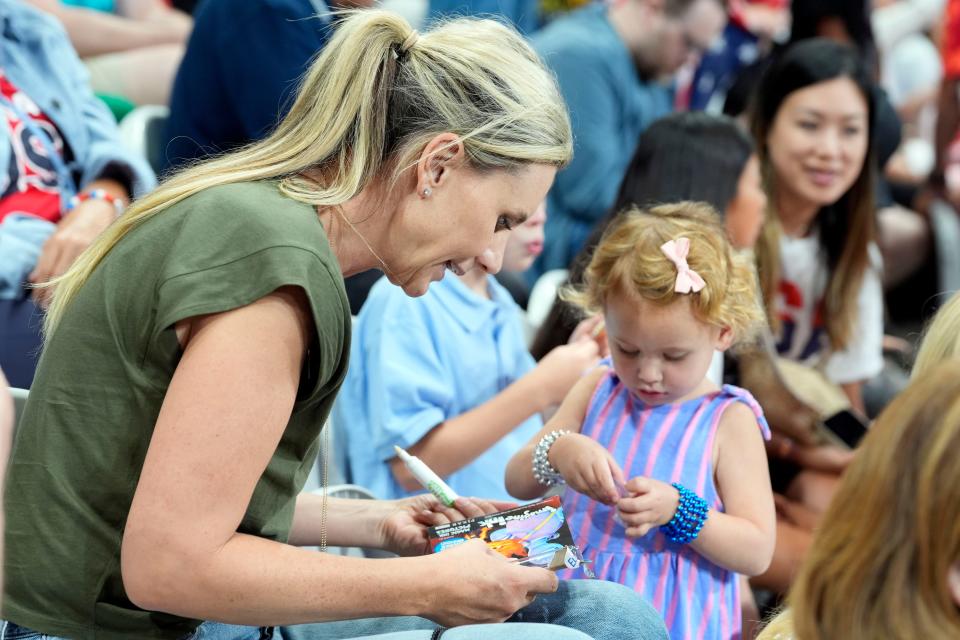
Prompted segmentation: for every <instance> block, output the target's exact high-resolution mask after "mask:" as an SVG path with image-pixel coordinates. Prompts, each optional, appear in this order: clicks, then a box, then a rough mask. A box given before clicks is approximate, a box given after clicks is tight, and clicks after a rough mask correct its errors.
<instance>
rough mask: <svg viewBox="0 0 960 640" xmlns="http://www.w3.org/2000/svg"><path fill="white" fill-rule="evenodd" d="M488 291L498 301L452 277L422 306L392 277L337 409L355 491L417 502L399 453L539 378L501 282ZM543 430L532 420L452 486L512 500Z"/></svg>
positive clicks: (364, 320) (358, 339) (370, 317)
mask: <svg viewBox="0 0 960 640" xmlns="http://www.w3.org/2000/svg"><path fill="white" fill-rule="evenodd" d="M488 283H489V287H490V294H491V299H490V300H487V299H484V298H482V297H480V296H478V295H477V294H476V293H474V292H473V291H471V290H470V289H469V288H468V287H467V286H466V285H464V284H463V283H462V282H460V280H459V279H458V278H457V277H456V276H454V275H453V274H452V273H449V272H448V273H447V274H446V276H445V277H444V279H443V280H441V281H440V282H436V283H434V284H432V285H430V289H429V290H428V291H427V293H426V294H425V295H423V296H421V297H419V298H410V297H408V296H407V295H406V294H404V293H403V291H402V290H401V289H400V288H399V287H395V286H393V285H391V284H390V283H389V282H387V280H386V278H383V279H381V280H380V281H379V282H378V283H377V284H376V285H374V287H373V289H372V290H371V291H370V296H369V297H368V298H367V301H366V302H365V303H364V305H363V309H362V310H361V312H360V315H359V317H358V318H357V320H356V322H355V324H354V330H353V344H352V345H351V349H350V367H349V370H348V372H347V378H346V380H345V381H344V383H343V386H342V387H341V389H340V394H339V395H338V396H337V402H336V405H335V406H334V410H333V423H334V428H335V442H336V448H337V451H338V454H339V455H338V457H339V459H338V463H339V464H340V465H341V468H343V469H344V472H345V475H346V478H347V481H348V482H354V483H357V484H361V485H363V486H365V487H367V488H368V489H370V490H371V491H373V492H374V493H375V494H377V495H378V496H379V497H381V498H400V497H404V496H407V495H411V494H410V493H408V492H407V491H405V490H404V489H403V487H401V486H400V485H399V484H398V483H397V482H396V481H395V480H394V477H393V474H392V473H391V471H390V468H389V466H388V464H387V462H386V461H387V460H389V459H390V458H392V457H394V455H395V454H394V450H393V447H394V445H399V446H401V447H404V448H410V447H411V446H413V445H414V444H415V443H417V442H418V441H419V440H421V439H422V438H423V437H424V436H425V435H426V434H427V433H428V432H429V431H430V430H431V429H433V428H434V427H436V426H437V425H439V424H440V423H442V422H444V421H446V420H449V419H451V418H454V417H456V416H459V415H461V414H463V413H466V412H467V411H469V410H470V409H473V408H475V407H477V406H479V405H481V404H483V403H484V402H486V401H488V400H490V399H491V398H493V397H494V396H495V395H497V394H498V393H500V392H501V391H503V389H505V388H506V387H507V386H508V385H510V384H511V383H513V382H514V381H515V380H517V379H518V378H520V377H521V376H523V375H524V374H526V373H527V372H529V371H530V370H531V369H533V367H534V365H535V363H534V360H533V358H532V357H531V356H530V353H529V351H528V350H527V347H526V344H525V342H524V336H523V327H522V323H521V316H520V310H519V308H518V307H517V305H516V303H514V301H513V299H512V298H511V296H510V294H509V292H507V290H506V289H504V288H503V287H502V286H500V284H498V283H497V281H496V280H495V279H494V278H493V277H492V276H491V277H489V278H488ZM542 426H543V422H542V419H541V417H540V415H539V414H537V415H535V416H533V417H531V418H529V419H527V420H526V421H525V422H524V423H522V424H521V425H519V426H518V427H517V428H516V429H514V430H513V431H512V432H510V433H509V434H507V435H506V436H504V437H503V438H501V439H500V440H499V441H498V442H497V443H496V444H495V445H494V446H493V447H491V448H490V449H488V450H487V451H486V452H484V453H483V454H482V455H481V456H480V457H479V458H477V459H476V460H475V461H474V462H473V463H471V464H469V465H467V466H466V467H464V468H462V469H460V470H459V471H457V472H455V473H453V474H452V475H450V476H449V477H447V478H445V479H446V481H447V482H448V483H449V484H450V486H451V487H453V489H454V490H455V491H456V492H457V493H459V494H460V495H463V496H478V497H484V498H498V499H510V496H509V494H507V491H506V489H505V488H504V472H505V471H506V466H507V462H508V461H509V460H510V458H511V456H513V454H514V453H516V451H517V450H518V449H520V447H522V446H523V445H524V444H525V443H526V442H527V440H529V439H530V438H531V437H532V436H533V435H534V434H535V433H536V432H537V431H538V430H539V429H540V428H541V427H542ZM415 493H420V492H419V491H417V492H415Z"/></svg>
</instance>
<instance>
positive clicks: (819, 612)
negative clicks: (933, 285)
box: [760, 358, 960, 640]
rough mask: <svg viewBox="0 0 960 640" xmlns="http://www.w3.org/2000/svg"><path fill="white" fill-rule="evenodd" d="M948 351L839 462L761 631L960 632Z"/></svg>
mask: <svg viewBox="0 0 960 640" xmlns="http://www.w3.org/2000/svg"><path fill="white" fill-rule="evenodd" d="M958 448H960V360H957V359H956V358H951V359H948V360H947V361H946V362H940V363H939V364H937V365H933V366H930V367H927V368H925V370H924V371H923V372H922V373H921V374H920V375H918V376H916V377H915V379H914V381H913V383H912V384H911V386H910V387H909V388H908V389H907V390H906V391H904V392H903V394H902V395H900V396H899V397H898V398H897V399H896V400H894V401H893V403H892V404H891V405H890V406H889V407H888V408H887V409H886V410H885V411H884V412H883V413H882V414H881V416H880V417H879V418H878V419H877V421H876V422H875V423H874V425H873V427H872V428H871V429H870V433H869V434H868V435H867V437H866V438H865V439H864V441H863V443H862V445H861V446H860V449H859V453H858V454H857V456H856V457H855V458H854V461H853V463H852V464H851V465H850V467H849V468H848V469H847V471H846V474H845V475H844V478H843V481H842V482H841V484H840V488H839V489H838V491H837V494H836V496H835V497H834V499H833V502H832V503H831V505H830V508H829V509H828V511H827V512H826V514H825V515H824V518H823V525H822V528H821V529H820V530H819V532H818V533H817V536H816V538H815V539H814V543H813V546H812V547H811V549H810V553H809V555H808V557H807V560H806V562H805V564H804V566H803V568H802V569H801V571H800V574H799V576H798V577H797V580H796V583H795V584H794V586H793V589H792V590H791V592H790V596H789V599H788V602H789V605H790V609H789V610H788V611H787V612H785V613H783V614H781V615H780V616H779V617H777V618H776V619H775V620H774V621H773V622H771V623H770V625H769V626H768V627H767V628H766V629H765V630H764V631H763V632H762V633H761V634H760V638H761V640H791V639H793V638H798V639H802V640H828V639H833V638H851V639H857V638H884V639H888V640H915V639H916V638H957V637H960V493H958V487H960V465H957V464H956V452H957V450H958Z"/></svg>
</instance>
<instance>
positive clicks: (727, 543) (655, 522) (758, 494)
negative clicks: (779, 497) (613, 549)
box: [619, 402, 776, 576]
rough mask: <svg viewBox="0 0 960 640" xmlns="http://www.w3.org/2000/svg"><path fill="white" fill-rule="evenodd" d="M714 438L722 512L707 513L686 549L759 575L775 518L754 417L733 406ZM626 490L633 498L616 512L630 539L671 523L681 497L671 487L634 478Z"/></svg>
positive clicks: (769, 549) (769, 548)
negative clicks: (716, 446)
mask: <svg viewBox="0 0 960 640" xmlns="http://www.w3.org/2000/svg"><path fill="white" fill-rule="evenodd" d="M717 438H718V456H717V468H716V479H717V490H718V491H719V492H720V495H721V496H722V498H723V504H724V508H725V510H726V511H725V513H721V512H719V511H716V510H714V509H710V511H709V513H708V514H707V520H706V522H705V523H704V525H703V529H702V530H701V531H700V534H699V535H698V536H697V538H696V539H695V540H694V541H693V542H691V543H690V546H691V547H693V548H694V549H695V550H696V551H697V552H699V553H700V554H702V555H703V556H704V557H706V558H707V559H708V560H710V561H711V562H713V563H715V564H717V565H720V566H721V567H725V568H727V569H729V570H731V571H736V572H737V573H742V574H745V575H748V576H752V575H757V574H760V573H763V572H764V571H765V570H766V569H767V567H768V566H769V565H770V560H771V558H772V557H773V546H774V542H775V537H776V536H775V530H776V513H775V509H774V504H773V491H772V490H771V488H770V475H769V472H768V471H767V457H766V452H765V451H764V447H763V438H762V436H761V434H760V428H759V427H758V425H757V420H756V418H755V417H754V415H753V412H752V411H751V410H750V409H749V408H748V407H747V406H746V405H744V404H742V403H739V402H736V403H734V404H732V405H731V406H730V407H729V408H728V409H727V410H726V411H724V413H723V416H722V417H721V419H720V426H719V431H718V433H717ZM687 489H690V490H691V491H693V490H695V488H694V487H687ZM627 490H628V491H629V492H630V493H632V494H634V495H632V496H630V497H627V498H623V499H621V500H620V503H619V508H620V516H621V518H622V519H623V522H624V524H625V525H626V526H627V531H626V532H627V535H628V536H642V535H645V534H646V533H647V532H648V531H650V529H652V528H653V527H656V526H660V525H664V524H666V523H668V522H669V521H670V520H671V518H673V514H674V513H675V512H676V510H677V503H678V502H679V494H678V492H677V490H676V489H675V488H674V487H673V486H671V485H670V484H668V483H666V482H661V481H659V480H653V479H651V478H641V477H638V478H632V479H631V480H630V481H629V482H627Z"/></svg>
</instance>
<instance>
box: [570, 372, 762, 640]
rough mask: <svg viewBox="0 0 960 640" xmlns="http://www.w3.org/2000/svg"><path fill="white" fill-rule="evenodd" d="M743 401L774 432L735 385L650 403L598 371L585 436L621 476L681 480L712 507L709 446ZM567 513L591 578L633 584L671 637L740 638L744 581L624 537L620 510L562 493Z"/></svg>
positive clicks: (682, 552) (687, 552) (690, 556)
mask: <svg viewBox="0 0 960 640" xmlns="http://www.w3.org/2000/svg"><path fill="white" fill-rule="evenodd" d="M734 402H743V403H745V404H746V405H747V406H749V407H750V408H751V409H753V412H754V414H756V416H757V422H758V423H759V424H760V429H761V431H762V432H763V437H764V438H765V439H769V438H770V430H769V427H768V426H767V422H766V420H765V419H764V417H763V412H762V411H761V409H760V406H759V405H758V404H757V402H756V400H754V399H753V396H751V395H750V393H749V392H747V391H745V390H744V389H740V388H739V387H734V386H732V385H724V387H723V388H722V389H721V390H719V391H716V392H713V393H709V394H707V395H704V396H700V397H698V398H694V399H692V400H687V401H686V402H678V403H674V404H667V405H661V406H650V405H647V404H644V403H643V402H642V401H641V400H639V399H637V398H636V396H634V395H633V394H632V393H631V392H630V391H629V390H628V389H627V387H626V386H625V385H623V384H622V383H621V382H620V379H619V378H618V377H617V375H616V373H614V371H613V369H612V368H611V370H610V371H609V372H608V373H607V374H606V375H604V376H603V377H602V378H601V380H600V382H599V383H598V384H597V388H596V390H595V391H594V394H593V397H592V398H591V400H590V404H589V406H588V408H587V415H586V419H585V420H584V424H583V430H582V433H583V434H585V435H588V436H590V437H591V438H593V439H594V440H596V441H597V442H599V443H600V444H602V445H603V446H605V447H606V448H607V449H608V450H609V451H610V452H611V453H612V454H613V455H614V458H616V460H617V462H618V463H619V464H620V467H621V468H622V469H623V471H624V474H625V476H626V477H627V478H628V479H629V478H633V477H636V476H645V477H650V478H655V479H657V480H662V481H664V482H679V483H680V484H682V485H684V486H685V487H687V488H688V489H690V490H691V491H693V492H695V493H696V494H697V495H699V496H700V497H702V498H703V499H705V500H706V501H707V503H708V504H709V505H710V506H711V507H712V508H714V509H716V510H718V511H723V502H722V501H721V500H720V496H719V494H718V493H717V487H716V484H715V482H714V469H713V459H712V458H713V456H712V452H713V443H714V438H715V437H716V435H717V427H718V426H719V424H720V417H721V416H722V415H723V412H724V411H725V410H726V408H727V407H729V406H730V405H731V404H733V403H734ZM563 505H564V511H565V512H566V513H567V518H568V521H569V523H570V528H571V531H572V532H573V536H574V538H575V540H576V542H577V544H578V545H579V547H580V549H581V550H582V551H583V553H584V556H585V557H586V559H587V560H590V561H591V562H592V565H591V567H592V568H593V570H594V571H595V572H596V574H597V577H598V578H601V579H603V580H611V581H613V582H619V583H620V584H623V585H626V586H628V587H632V588H633V589H634V591H636V592H637V593H639V594H641V595H642V596H643V597H644V599H646V600H647V601H648V602H650V603H651V604H652V605H653V606H654V607H655V608H656V609H657V610H658V611H660V613H661V615H663V617H664V620H665V621H666V624H667V629H668V630H669V632H670V637H671V638H672V639H674V640H681V639H682V640H704V639H707V640H731V639H739V638H740V627H741V621H740V583H739V580H738V579H737V574H736V573H734V572H732V571H728V570H726V569H724V568H722V567H719V566H717V565H715V564H713V563H712V562H710V561H709V560H707V559H706V558H704V557H703V556H701V555H700V554H699V553H697V552H696V551H694V550H693V549H691V548H690V547H689V546H688V545H680V544H675V543H673V542H670V541H669V540H667V539H666V537H665V536H664V535H663V534H662V533H660V530H659V529H658V528H654V529H653V530H652V531H651V532H650V533H648V534H647V535H646V536H644V537H642V538H628V537H626V536H625V535H624V528H623V526H622V525H621V524H619V522H617V520H615V519H614V515H615V514H616V509H615V508H614V507H609V506H607V505H604V504H601V503H599V502H596V501H594V500H592V499H590V498H588V497H587V496H584V495H581V494H579V493H576V492H575V491H573V490H571V489H567V491H566V495H565V496H564V499H563Z"/></svg>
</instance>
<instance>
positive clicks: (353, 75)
mask: <svg viewBox="0 0 960 640" xmlns="http://www.w3.org/2000/svg"><path fill="white" fill-rule="evenodd" d="M412 33H413V29H412V28H411V27H410V25H409V24H408V23H407V21H406V20H404V19H403V18H401V17H400V16H397V15H396V14H393V13H388V12H385V11H375V10H364V11H355V12H345V17H344V19H343V21H342V22H341V23H340V25H339V26H338V28H337V29H336V31H335V33H334V35H333V37H332V38H331V40H330V42H329V43H328V44H327V46H326V47H325V48H324V49H323V52H322V53H321V54H320V56H319V57H318V58H317V59H316V60H315V61H314V63H313V64H312V65H311V67H310V69H309V70H308V71H307V73H306V75H305V77H304V79H303V81H302V84H301V87H300V91H299V93H298V96H297V99H296V101H295V102H294V104H293V106H292V107H291V109H290V112H289V114H288V115H287V116H286V117H285V118H284V119H283V121H282V122H281V123H280V124H279V125H278V127H277V129H276V130H275V131H274V132H273V133H272V134H270V136H269V137H267V138H266V139H264V140H262V141H260V142H257V143H254V144H251V145H249V146H247V147H244V148H242V149H240V150H238V151H235V152H233V153H230V154H227V155H223V156H220V157H218V158H215V159H213V160H210V161H207V162H202V163H200V164H197V165H195V166H193V167H191V168H188V169H185V170H184V171H182V172H180V173H178V174H175V175H173V176H172V177H170V178H169V179H168V180H166V181H164V182H163V183H162V184H161V185H160V186H159V187H158V188H157V189H156V190H155V191H153V192H152V193H150V194H148V195H146V196H144V197H143V198H141V199H140V200H138V201H136V202H134V203H133V205H131V207H130V209H129V210H128V211H127V213H125V214H124V215H123V216H122V217H120V218H119V219H118V220H117V221H116V222H115V223H114V224H113V225H111V226H110V227H109V228H108V229H107V230H106V231H105V232H104V233H103V234H102V235H101V236H100V238H98V239H97V241H96V242H94V244H93V245H91V247H90V248H89V249H88V250H87V251H86V252H84V253H83V254H82V255H81V256H80V258H79V259H77V261H76V262H75V263H74V265H73V266H72V268H71V269H70V270H69V271H68V272H67V273H66V274H64V275H63V276H62V277H60V278H58V279H56V280H54V281H52V282H51V283H49V285H50V286H55V287H56V289H55V291H54V297H53V303H52V305H51V307H50V309H49V311H48V313H47V318H46V322H45V331H46V333H47V335H50V334H51V333H52V332H53V331H54V330H55V329H56V326H57V323H58V322H59V321H60V319H61V318H62V316H63V313H64V309H65V308H66V307H67V305H69V303H70V300H71V299H73V297H74V296H75V295H76V293H77V291H78V290H79V289H80V287H82V286H83V284H84V283H85V282H86V281H87V279H88V278H89V277H90V274H91V273H92V272H93V271H94V269H95V268H96V267H97V265H98V264H100V261H101V260H103V258H104V257H105V256H106V255H107V254H108V253H109V252H110V250H111V249H112V248H113V247H114V245H116V244H117V242H119V241H120V240H121V239H122V238H123V237H124V236H125V235H126V234H128V233H129V232H130V231H131V230H133V229H135V228H136V227H138V226H139V225H141V224H143V223H144V222H145V221H146V220H148V219H150V218H151V217H153V216H154V215H157V214H158V213H160V212H162V211H163V210H165V209H166V208H168V207H170V206H171V205H173V204H175V203H177V202H179V201H181V200H183V199H184V198H187V197H189V196H191V195H193V194H196V193H198V192H200V191H203V190H204V189H209V188H211V187H215V186H218V185H224V184H230V183H236V182H248V181H253V180H263V179H269V178H280V179H281V185H280V188H281V190H282V191H283V192H284V193H285V194H286V195H287V196H288V197H290V198H293V199H295V200H298V201H300V202H304V203H307V204H312V205H317V206H334V205H339V204H342V203H344V202H346V201H348V200H350V199H351V198H353V197H354V196H356V195H357V194H358V193H360V191H361V190H363V189H364V188H365V187H366V186H368V185H370V184H371V182H373V181H374V179H379V178H388V179H390V180H391V184H394V183H395V181H396V180H397V179H398V178H399V177H400V175H401V174H402V172H403V171H405V170H407V169H409V168H410V167H411V166H414V165H415V164H416V162H417V160H418V158H419V155H420V154H421V153H422V151H423V149H424V147H425V146H426V144H427V143H428V142H429V141H430V140H431V139H432V138H433V137H435V136H436V135H438V134H440V133H444V132H451V133H454V134H456V135H457V136H458V137H459V139H460V140H461V141H462V142H463V145H464V151H465V155H466V157H467V159H468V161H469V163H470V165H471V167H472V168H473V169H476V170H478V171H489V170H494V169H503V170H507V171H510V170H516V169H518V168H520V167H521V166H523V165H526V164H530V163H538V164H549V165H554V166H558V167H559V166H563V165H564V164H566V163H567V162H568V161H569V159H570V157H571V155H572V152H573V146H572V136H571V133H570V122H569V117H568V115H567V110H566V106H565V104H564V102H563V99H562V98H561V97H560V92H559V90H558V89H557V86H556V82H555V80H554V78H553V76H552V75H551V74H550V73H549V72H548V71H547V70H546V69H545V67H544V66H543V64H542V63H541V61H540V60H539V58H538V57H537V55H536V54H535V53H534V51H533V50H532V49H531V48H530V46H529V45H527V44H526V42H525V41H524V40H523V38H522V37H521V36H520V35H519V34H518V33H517V32H516V31H514V30H512V29H511V28H509V27H506V26H504V25H503V24H501V23H499V22H496V21H493V20H478V19H465V18H461V19H456V20H450V21H447V22H443V23H440V24H438V25H437V26H435V27H434V28H432V29H431V30H429V31H428V32H426V33H423V34H422V35H420V37H419V38H417V39H415V42H414V43H413V44H412V45H411V46H409V48H408V49H407V50H406V51H401V50H400V49H401V45H402V44H403V43H404V42H405V41H406V40H407V38H408V37H410V36H411V34H412ZM313 168H317V169H320V170H321V173H322V175H324V176H325V184H323V185H318V184H317V183H316V182H314V181H312V180H308V179H305V178H303V177H301V176H299V175H298V174H299V173H300V172H301V171H303V170H305V169H313ZM389 172H392V175H391V174H390V173H389ZM264 215H269V213H264Z"/></svg>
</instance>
